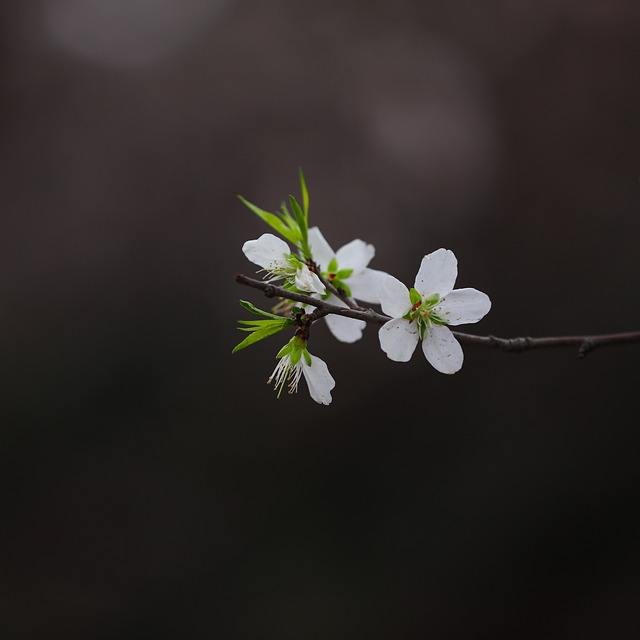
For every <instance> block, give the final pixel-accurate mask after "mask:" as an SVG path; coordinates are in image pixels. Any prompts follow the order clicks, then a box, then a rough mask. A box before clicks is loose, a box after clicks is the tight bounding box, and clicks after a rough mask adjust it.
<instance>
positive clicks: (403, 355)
mask: <svg viewBox="0 0 640 640" xmlns="http://www.w3.org/2000/svg"><path fill="white" fill-rule="evenodd" d="M457 275H458V261H457V260H456V257H455V255H454V254H453V252H452V251H449V250H448V249H438V250H437V251H434V252H433V253H430V254H429V255H426V256H424V258H423V259H422V262H421V264H420V269H419V270H418V273H417V275H416V279H415V283H414V287H413V289H412V290H411V291H410V290H409V289H408V288H407V287H406V286H405V285H404V284H403V283H402V282H400V281H399V280H397V279H396V278H394V277H393V276H387V278H386V279H385V281H384V285H383V286H382V287H381V289H380V305H381V307H382V310H383V311H384V313H386V314H387V315H389V316H391V317H392V319H391V320H389V322H387V323H385V324H384V325H383V326H382V327H381V328H380V331H379V333H378V335H379V338H380V346H381V347H382V350H383V351H384V352H385V353H386V354H387V356H389V358H390V359H391V360H395V361H397V362H408V361H409V360H410V359H411V356H412V355H413V352H414V351H415V348H416V346H417V344H418V342H419V341H420V340H422V350H423V352H424V355H425V357H426V359H427V360H428V362H429V363H430V364H431V365H432V366H433V367H434V368H435V369H436V370H438V371H440V372H441V373H447V374H451V373H456V371H459V370H460V368H461V367H462V363H463V360H464V354H463V352H462V347H461V346H460V343H459V342H458V341H457V340H456V338H455V337H454V335H453V334H452V332H451V330H450V329H449V325H450V326H457V325H460V324H470V323H473V322H478V321H479V320H480V319H482V318H483V317H484V316H485V315H486V314H487V313H488V312H489V309H490V308H491V300H490V299H489V296H487V295H486V294H485V293H482V292H481V291H478V290H477V289H454V288H453V286H454V284H455V281H456V278H457Z"/></svg>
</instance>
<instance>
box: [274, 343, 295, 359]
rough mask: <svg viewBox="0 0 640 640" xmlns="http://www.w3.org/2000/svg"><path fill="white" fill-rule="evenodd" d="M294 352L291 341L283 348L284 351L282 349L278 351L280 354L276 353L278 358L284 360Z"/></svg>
mask: <svg viewBox="0 0 640 640" xmlns="http://www.w3.org/2000/svg"><path fill="white" fill-rule="evenodd" d="M292 350H293V345H292V344H291V341H289V342H287V344H285V345H284V347H282V349H280V351H278V353H276V358H278V359H280V358H284V357H285V356H286V355H287V354H289V353H291V351H292Z"/></svg>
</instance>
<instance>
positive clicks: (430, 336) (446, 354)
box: [422, 325, 464, 373]
mask: <svg viewBox="0 0 640 640" xmlns="http://www.w3.org/2000/svg"><path fill="white" fill-rule="evenodd" d="M422 351H423V352H424V356H425V358H426V359H427V360H428V362H429V364H431V366H432V367H433V368H434V369H436V370H437V371H439V372H440V373H455V372H456V371H460V369H461V368H462V362H463V360H464V353H463V352H462V347H461V346H460V343H459V342H458V341H457V340H456V339H455V338H454V336H453V334H452V333H451V329H449V328H448V327H445V326H443V325H433V326H432V327H431V328H430V329H427V331H426V332H425V334H424V338H423V340H422Z"/></svg>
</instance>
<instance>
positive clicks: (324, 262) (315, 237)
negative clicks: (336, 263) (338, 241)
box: [307, 227, 336, 271]
mask: <svg viewBox="0 0 640 640" xmlns="http://www.w3.org/2000/svg"><path fill="white" fill-rule="evenodd" d="M307 242H308V243H309V248H310V249H311V255H312V256H313V260H314V262H315V263H316V264H317V265H319V266H320V268H321V269H323V270H325V271H326V269H327V267H328V266H329V263H330V262H331V260H333V258H334V257H335V255H336V254H335V252H334V251H333V249H332V248H331V247H330V246H329V243H328V242H327V241H326V240H325V239H324V236H323V235H322V233H321V232H320V229H318V227H311V229H309V233H308V234H307Z"/></svg>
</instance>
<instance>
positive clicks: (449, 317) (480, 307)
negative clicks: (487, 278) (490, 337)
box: [436, 289, 491, 326]
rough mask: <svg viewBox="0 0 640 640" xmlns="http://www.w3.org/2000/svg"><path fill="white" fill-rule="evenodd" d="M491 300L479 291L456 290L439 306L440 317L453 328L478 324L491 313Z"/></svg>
mask: <svg viewBox="0 0 640 640" xmlns="http://www.w3.org/2000/svg"><path fill="white" fill-rule="evenodd" d="M489 309H491V300H490V299H489V296H488V295H487V294H486V293H482V291H478V290H477V289H454V290H453V291H451V293H448V294H447V295H446V296H445V297H444V298H443V299H442V300H441V301H440V303H439V304H438V305H437V307H436V310H437V312H438V315H440V316H441V317H442V319H443V320H445V321H446V323H447V324H449V325H451V326H456V325H459V324H471V323H472V322H478V320H481V319H482V318H484V316H486V315H487V313H489Z"/></svg>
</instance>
